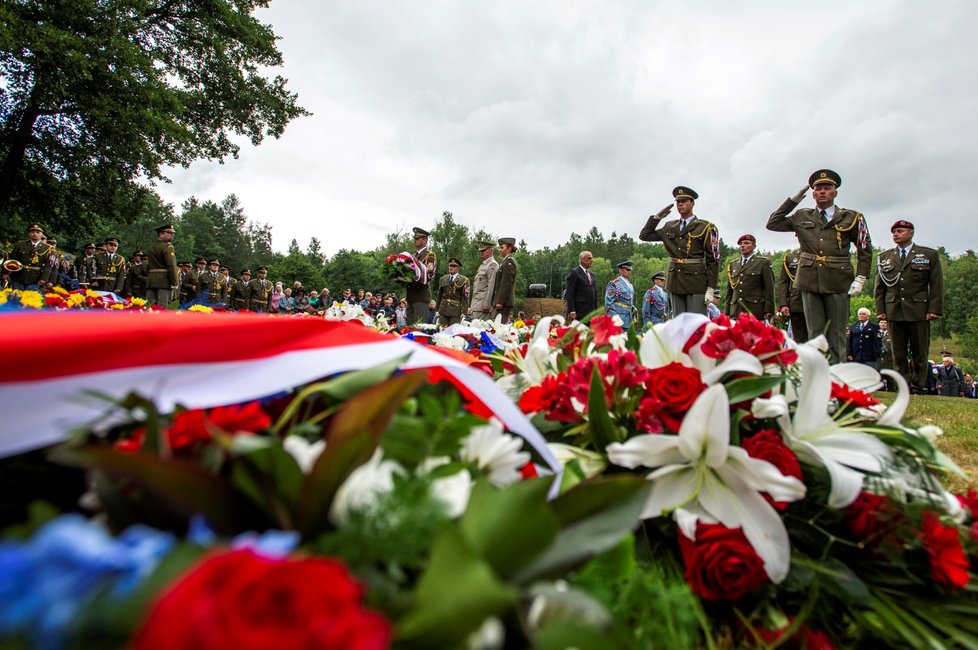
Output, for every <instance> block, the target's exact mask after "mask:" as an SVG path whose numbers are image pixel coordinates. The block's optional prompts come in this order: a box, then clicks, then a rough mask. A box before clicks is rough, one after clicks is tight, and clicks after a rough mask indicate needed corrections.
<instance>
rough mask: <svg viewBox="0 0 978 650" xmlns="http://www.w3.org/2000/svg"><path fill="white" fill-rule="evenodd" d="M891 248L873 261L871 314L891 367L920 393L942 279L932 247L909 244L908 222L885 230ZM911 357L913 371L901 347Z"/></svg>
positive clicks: (941, 299) (938, 312)
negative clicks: (879, 325)
mask: <svg viewBox="0 0 978 650" xmlns="http://www.w3.org/2000/svg"><path fill="white" fill-rule="evenodd" d="M890 232H891V233H893V243H894V244H896V247H895V248H892V249H890V250H885V251H883V252H881V253H880V254H879V258H878V259H877V261H876V265H877V270H878V271H879V278H878V279H877V281H876V295H875V298H876V313H877V317H878V318H880V319H886V322H887V324H888V326H889V329H890V341H891V348H892V351H893V364H894V365H895V366H896V369H897V372H899V373H900V374H901V375H903V376H904V377H905V378H906V379H907V381H908V382H909V383H910V386H911V389H912V390H913V391H915V392H918V393H919V392H925V391H924V386H925V384H926V381H927V363H926V359H927V351H928V349H929V348H930V322H931V321H932V320H936V319H938V318H940V317H941V314H942V313H943V311H944V275H943V273H942V271H941V259H940V257H939V256H938V254H937V251H936V250H934V249H933V248H927V247H925V246H918V245H917V244H915V243H913V236H914V227H913V224H912V223H910V222H909V221H907V220H905V219H900V220H899V221H897V222H896V223H894V224H893V225H892V226H891V227H890ZM908 347H909V349H910V355H911V357H912V358H913V373H911V372H910V364H909V361H908V358H907V349H908Z"/></svg>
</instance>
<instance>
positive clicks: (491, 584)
mask: <svg viewBox="0 0 978 650" xmlns="http://www.w3.org/2000/svg"><path fill="white" fill-rule="evenodd" d="M516 596H517V594H516V592H515V590H513V589H512V588H511V587H507V586H506V585H505V584H503V583H501V582H500V581H499V579H498V578H497V577H496V576H495V575H494V574H493V571H492V569H491V568H490V566H489V564H488V563H486V562H485V561H484V560H482V559H481V558H479V557H478V555H477V554H476V553H475V552H473V550H472V549H471V548H470V547H469V546H468V545H467V544H466V543H465V541H464V539H463V535H462V533H461V532H460V531H459V530H458V529H457V528H455V527H449V528H446V529H445V530H444V531H443V532H442V534H441V535H440V536H439V537H438V539H437V540H436V542H435V545H434V548H433V549H432V552H431V560H430V562H429V564H428V568H427V569H426V570H425V572H424V574H423V575H422V576H421V579H420V580H419V581H418V587H417V590H416V591H415V600H414V607H412V608H411V610H410V611H409V612H408V613H407V614H405V615H404V616H403V617H402V618H401V619H400V620H399V621H398V622H397V639H398V641H399V642H404V643H407V644H408V645H410V646H414V647H420V648H451V647H455V646H456V645H458V644H459V643H461V642H462V641H463V640H464V639H465V638H466V637H467V636H468V635H469V634H471V633H472V632H474V631H475V630H476V629H477V628H478V627H479V625H481V624H482V622H483V621H484V620H485V619H486V618H488V617H490V616H497V615H500V614H501V613H503V612H505V611H506V610H507V609H509V608H511V607H513V606H515V605H516V602H517V598H516Z"/></svg>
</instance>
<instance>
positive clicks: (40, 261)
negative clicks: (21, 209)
mask: <svg viewBox="0 0 978 650" xmlns="http://www.w3.org/2000/svg"><path fill="white" fill-rule="evenodd" d="M54 252H55V249H54V246H51V245H50V244H48V243H47V242H45V241H44V229H43V228H41V226H40V224H36V223H32V224H31V225H30V226H28V227H27V239H23V240H21V241H19V242H17V243H15V244H14V245H13V247H12V248H11V250H10V253H9V254H8V255H7V261H6V262H5V263H4V269H3V276H2V277H3V280H4V281H7V280H9V281H10V286H11V288H13V289H20V290H25V289H29V290H34V289H37V290H38V291H44V290H45V289H47V288H49V287H50V286H51V283H52V281H53V269H52V268H51V266H50V265H49V264H48V257H49V256H50V255H51V254H52V253H54ZM17 266H20V269H19V270H16V271H12V270H11V269H12V268H16V267H17Z"/></svg>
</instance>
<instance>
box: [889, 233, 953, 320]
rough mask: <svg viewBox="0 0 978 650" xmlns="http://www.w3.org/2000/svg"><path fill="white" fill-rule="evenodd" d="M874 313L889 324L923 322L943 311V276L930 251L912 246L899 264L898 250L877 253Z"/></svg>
mask: <svg viewBox="0 0 978 650" xmlns="http://www.w3.org/2000/svg"><path fill="white" fill-rule="evenodd" d="M876 266H877V270H878V271H879V277H878V278H877V279H876V313H877V314H886V319H887V320H891V321H922V320H927V314H937V315H938V316H940V315H941V314H942V313H943V311H944V275H943V273H942V271H941V258H940V256H938V254H937V251H935V250H934V249H933V248H926V247H924V246H917V245H916V244H913V246H912V247H911V248H910V251H909V252H908V254H907V258H906V259H905V260H904V261H903V262H902V263H901V261H900V250H899V249H898V248H893V249H890V250H886V251H883V252H882V253H880V254H879V258H878V259H877V261H876Z"/></svg>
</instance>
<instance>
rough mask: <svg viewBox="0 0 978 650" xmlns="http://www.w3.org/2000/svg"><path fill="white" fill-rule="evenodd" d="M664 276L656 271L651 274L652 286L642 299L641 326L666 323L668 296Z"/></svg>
mask: <svg viewBox="0 0 978 650" xmlns="http://www.w3.org/2000/svg"><path fill="white" fill-rule="evenodd" d="M665 287H666V274H665V273H663V272H662V271H657V272H656V273H653V274H652V286H651V287H649V290H648V291H646V292H645V297H644V298H643V299H642V324H643V325H658V324H659V323H664V322H666V318H668V316H669V294H667V293H666V289H665Z"/></svg>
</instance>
